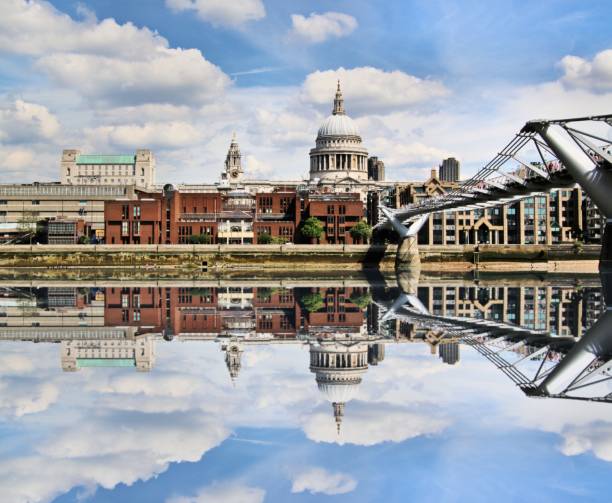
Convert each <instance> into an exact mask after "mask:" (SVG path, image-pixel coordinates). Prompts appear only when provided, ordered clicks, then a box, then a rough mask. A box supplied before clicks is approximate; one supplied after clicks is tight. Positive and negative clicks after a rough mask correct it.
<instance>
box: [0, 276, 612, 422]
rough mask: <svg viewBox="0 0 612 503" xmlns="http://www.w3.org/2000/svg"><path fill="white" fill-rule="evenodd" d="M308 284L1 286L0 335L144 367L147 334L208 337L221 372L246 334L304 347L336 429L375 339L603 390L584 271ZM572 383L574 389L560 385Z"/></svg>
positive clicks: (538, 392)
mask: <svg viewBox="0 0 612 503" xmlns="http://www.w3.org/2000/svg"><path fill="white" fill-rule="evenodd" d="M313 283H316V282H306V285H299V284H298V285H295V286H293V287H284V286H280V285H279V286H266V285H261V284H260V285H254V286H249V285H248V284H247V285H245V284H244V282H229V284H227V285H225V286H220V285H202V286H178V287H176V286H158V285H156V286H144V287H142V286H107V287H95V288H89V287H70V286H45V287H40V288H24V287H11V286H5V287H3V288H2V289H0V320H2V321H1V322H0V338H1V339H2V340H20V341H32V342H48V343H59V345H60V351H59V352H60V360H61V368H62V370H64V371H67V372H72V371H78V370H81V369H83V368H88V367H132V368H134V369H136V370H138V371H145V372H147V371H150V370H151V369H152V368H153V366H154V365H155V360H156V352H157V351H158V348H157V344H158V341H159V340H160V339H163V340H164V341H166V342H170V341H195V340H197V341H214V342H216V343H217V344H218V345H219V347H220V349H221V351H222V352H223V353H224V359H225V364H226V366H227V369H228V372H229V376H230V378H231V379H232V381H235V380H236V379H237V378H238V376H239V374H240V369H241V367H242V358H243V354H244V352H245V350H246V349H247V348H248V347H249V346H252V345H261V344H299V345H305V346H308V348H309V353H310V362H309V369H310V371H311V372H312V373H313V374H314V375H315V380H316V383H317V386H318V389H319V391H320V392H321V393H322V395H323V396H324V397H325V398H326V399H327V400H328V401H329V402H330V403H331V404H332V409H333V415H334V420H335V423H336V426H337V429H338V432H339V431H340V428H341V423H342V418H343V416H344V409H345V405H346V403H347V402H349V401H350V400H351V399H352V398H353V397H354V396H355V395H356V394H357V390H358V388H359V385H360V383H361V382H362V379H363V377H364V375H365V374H366V372H367V370H368V367H369V366H370V365H377V364H378V362H380V361H382V360H383V359H384V355H385V345H388V344H403V343H415V342H422V343H425V344H427V345H428V346H429V347H430V352H431V354H432V355H437V356H438V357H439V358H440V359H441V361H442V362H444V363H446V364H449V365H455V364H456V363H457V362H459V360H460V355H461V346H462V345H468V346H471V347H472V348H474V349H476V350H477V351H478V352H479V353H480V354H481V355H483V356H484V357H485V358H487V359H488V360H489V361H490V362H491V363H492V364H493V365H495V366H496V367H497V368H498V369H500V370H501V371H502V372H503V373H505V374H506V375H507V376H508V377H509V378H510V379H511V380H512V381H514V383H515V384H517V385H518V386H520V388H521V389H522V390H523V391H524V392H525V393H526V394H527V395H529V396H552V397H557V398H561V397H563V398H565V397H569V398H589V399H597V400H604V401H610V395H609V390H608V388H607V387H604V388H603V391H602V390H601V389H600V390H598V391H594V390H593V388H596V387H595V386H591V384H593V385H594V384H602V383H606V384H607V378H608V375H607V371H608V365H607V363H608V356H609V355H611V354H612V351H611V349H612V345H611V343H609V342H608V340H609V339H610V338H611V337H612V336H611V335H610V334H611V333H612V321H610V319H609V317H608V316H607V314H605V313H604V315H603V316H602V314H601V313H602V312H603V311H604V309H605V303H604V301H603V296H602V290H601V286H600V285H599V284H598V282H597V280H595V279H592V280H583V281H582V283H581V284H580V285H579V287H578V288H576V285H575V284H574V283H568V284H567V285H563V284H560V285H559V284H550V283H548V284H547V283H546V282H542V281H534V280H525V281H523V282H520V281H519V282H515V284H507V283H503V284H500V283H496V282H492V283H490V284H487V283H486V282H485V283H484V284H474V283H469V282H466V281H464V280H457V281H455V282H452V281H446V282H444V283H441V282H439V281H438V282H433V283H432V284H427V283H423V282H421V283H420V284H418V283H415V282H414V278H410V277H409V278H402V277H400V278H399V280H398V282H397V284H389V283H388V282H386V281H382V282H374V283H373V282H371V281H370V282H367V281H365V280H361V281H354V282H353V283H352V284H350V285H343V286H325V287H317V286H312V284H313ZM600 317H601V318H600ZM598 318H600V319H599V321H598V322H597V323H595V322H596V320H597V319H598ZM591 325H594V326H593V327H592V328H591V329H590V330H589V327H591ZM585 334H586V336H585ZM577 341H578V343H577ZM162 350H163V346H162ZM562 362H563V364H561V363H562ZM530 371H532V372H531V375H528V374H529V372H530ZM587 387H589V388H590V389H589V392H590V394H587V395H585V394H584V391H585V390H586V388H587ZM578 390H580V391H581V394H580V395H579V396H577V395H575V394H574V395H573V394H572V392H575V391H578ZM598 392H599V393H600V394H599V395H597V393H598Z"/></svg>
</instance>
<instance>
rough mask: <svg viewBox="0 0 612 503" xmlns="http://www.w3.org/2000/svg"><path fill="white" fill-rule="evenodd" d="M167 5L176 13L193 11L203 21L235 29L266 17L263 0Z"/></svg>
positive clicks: (173, 0)
mask: <svg viewBox="0 0 612 503" xmlns="http://www.w3.org/2000/svg"><path fill="white" fill-rule="evenodd" d="M166 5H167V6H168V7H169V8H170V9H171V10H173V11H175V12H180V11H186V10H193V11H195V12H196V14H197V16H198V17H199V18H200V19H202V20H203V21H208V22H210V23H212V24H213V25H219V26H229V27H234V28H235V27H238V26H241V25H243V24H245V23H247V22H248V21H257V20H259V19H262V18H264V17H265V16H266V9H265V7H264V4H263V2H262V1H261V0H232V1H230V2H228V1H225V0H166Z"/></svg>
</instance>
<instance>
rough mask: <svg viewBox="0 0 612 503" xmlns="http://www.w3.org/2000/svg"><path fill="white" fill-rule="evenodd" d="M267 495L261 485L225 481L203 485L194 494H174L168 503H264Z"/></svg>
mask: <svg viewBox="0 0 612 503" xmlns="http://www.w3.org/2000/svg"><path fill="white" fill-rule="evenodd" d="M265 495H266V492H265V491H264V490H263V489H261V488H259V487H250V486H246V485H242V484H238V483H234V482H225V483H223V484H215V485H211V486H207V487H203V488H202V489H200V490H199V491H198V492H197V494H195V495H193V496H174V497H172V498H170V499H168V500H166V503H217V502H221V501H222V502H223V503H262V502H263V500H264V498H265Z"/></svg>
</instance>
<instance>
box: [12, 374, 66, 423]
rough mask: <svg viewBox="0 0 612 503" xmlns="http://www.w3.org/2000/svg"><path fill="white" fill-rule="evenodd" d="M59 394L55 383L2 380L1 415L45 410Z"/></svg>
mask: <svg viewBox="0 0 612 503" xmlns="http://www.w3.org/2000/svg"><path fill="white" fill-rule="evenodd" d="M58 396H59V390H58V389H57V387H56V386H55V385H54V384H51V383H41V384H38V383H36V382H30V381H20V380H17V379H7V380H5V381H2V382H0V415H10V416H15V417H21V416H25V415H27V414H35V413H38V412H43V411H45V410H47V409H48V408H49V406H50V405H51V404H53V403H55V401H56V400H57V398H58Z"/></svg>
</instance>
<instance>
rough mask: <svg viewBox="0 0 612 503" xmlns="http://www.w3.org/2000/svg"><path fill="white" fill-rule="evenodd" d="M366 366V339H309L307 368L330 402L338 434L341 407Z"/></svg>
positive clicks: (357, 388) (353, 393) (355, 390)
mask: <svg viewBox="0 0 612 503" xmlns="http://www.w3.org/2000/svg"><path fill="white" fill-rule="evenodd" d="M367 370H368V344H367V342H363V341H340V340H324V341H313V342H311V343H310V371H311V372H313V373H314V374H315V379H316V382H317V386H318V388H319V391H320V392H321V394H322V395H323V396H324V397H325V399H326V400H327V401H328V402H330V403H331V404H332V407H333V410H334V419H335V421H336V427H337V430H338V434H340V428H341V426H342V419H343V417H344V407H345V405H346V404H347V402H349V401H351V400H352V399H353V398H355V396H356V395H357V393H358V391H359V384H361V380H362V376H363V374H365V372H366V371H367Z"/></svg>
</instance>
